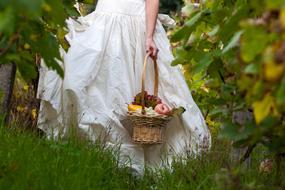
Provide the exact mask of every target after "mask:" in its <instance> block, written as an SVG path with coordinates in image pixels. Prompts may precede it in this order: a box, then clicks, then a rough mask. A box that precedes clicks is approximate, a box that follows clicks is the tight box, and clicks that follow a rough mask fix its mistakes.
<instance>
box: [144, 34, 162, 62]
mask: <svg viewBox="0 0 285 190" xmlns="http://www.w3.org/2000/svg"><path fill="white" fill-rule="evenodd" d="M158 51H159V50H158V48H157V47H156V44H155V42H154V41H153V39H152V38H148V39H147V40H146V52H147V53H149V54H150V57H151V58H152V59H154V60H156V59H157V54H158Z"/></svg>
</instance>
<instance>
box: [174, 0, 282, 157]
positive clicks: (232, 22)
mask: <svg viewBox="0 0 285 190" xmlns="http://www.w3.org/2000/svg"><path fill="white" fill-rule="evenodd" d="M183 15H184V16H186V17H185V18H184V19H183V20H182V21H181V22H183V23H184V24H183V26H182V27H179V28H178V29H177V30H176V32H175V33H174V35H173V36H172V42H174V43H177V44H176V46H177V48H176V52H175V54H176V60H175V61H174V62H173V65H177V64H182V65H184V69H185V76H186V78H187V80H188V82H189V85H190V86H191V88H192V89H193V90H194V92H193V95H194V96H195V98H196V100H197V102H198V103H199V105H200V107H201V108H202V110H203V112H204V113H205V115H207V117H210V118H211V119H214V120H215V121H216V122H220V123H221V124H222V127H223V130H222V133H221V134H220V136H221V137H224V138H228V139H231V140H233V141H234V142H235V145H236V146H239V147H245V146H247V147H254V146H255V145H256V144H257V143H262V144H264V145H265V146H267V147H268V149H269V150H270V151H272V152H273V153H275V154H276V155H279V156H280V155H281V154H282V153H284V152H285V149H284V147H285V119H284V115H285V75H284V73H285V56H284V55H285V38H284V36H285V35H284V34H285V3H284V1H283V0H276V1H271V0H231V1H228V0H213V1H205V2H204V3H200V6H197V5H196V6H194V5H193V4H192V3H188V4H187V5H186V7H184V8H183ZM246 110H249V111H250V112H251V111H252V112H253V115H254V117H253V118H252V119H250V118H248V120H247V122H246V123H245V124H242V125H240V124H233V118H232V117H233V113H234V112H237V111H246Z"/></svg>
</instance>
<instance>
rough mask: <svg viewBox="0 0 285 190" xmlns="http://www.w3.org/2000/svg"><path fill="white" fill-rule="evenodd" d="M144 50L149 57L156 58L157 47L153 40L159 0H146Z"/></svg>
mask: <svg viewBox="0 0 285 190" xmlns="http://www.w3.org/2000/svg"><path fill="white" fill-rule="evenodd" d="M145 2H146V50H147V52H149V53H150V55H151V57H152V58H154V59H156V58H157V54H158V49H157V47H156V45H155V43H154V41H153V35H154V31H155V26H156V21H157V14H158V9H159V0H146V1H145Z"/></svg>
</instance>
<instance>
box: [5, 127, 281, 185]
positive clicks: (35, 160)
mask: <svg viewBox="0 0 285 190" xmlns="http://www.w3.org/2000/svg"><path fill="white" fill-rule="evenodd" d="M215 144H216V145H214V147H213V149H212V151H211V152H210V153H208V154H205V155H202V156H200V157H197V158H196V159H189V160H188V161H187V162H186V163H184V164H181V162H179V161H178V162H176V163H175V164H174V166H173V171H172V172H170V171H160V172H158V173H150V172H147V173H146V175H145V176H144V177H143V178H141V179H137V178H135V177H133V176H132V175H131V174H130V172H129V171H128V170H127V169H126V168H119V167H118V163H117V161H116V160H115V159H114V158H113V156H112V153H111V151H110V150H103V149H102V147H100V146H99V145H91V144H90V143H88V142H87V141H83V140H80V141H78V139H77V140H76V139H69V140H65V141H63V140H62V141H59V142H54V141H50V140H46V139H45V138H40V137H38V136H37V135H35V134H34V133H31V132H27V131H23V130H21V131H20V130H15V129H7V128H4V127H2V128H0V190H10V189H15V190H16V189H17V190H22V189H48V190H51V189H52V190H57V189H68V190H69V189H78V190H79V189H80V190H81V189H163V190H164V189H204V190H206V189H207V190H208V189H284V188H285V183H284V182H283V181H282V179H284V177H285V175H284V172H283V170H284V168H285V167H284V161H283V163H282V164H283V165H282V167H283V170H281V171H282V173H281V174H280V175H279V176H276V172H275V170H273V171H272V173H270V174H264V173H260V172H259V171H258V167H259V162H260V161H261V160H262V159H264V158H265V156H264V155H263V154H261V153H260V152H261V150H256V151H255V152H254V154H253V158H252V164H251V167H250V168H246V167H244V166H240V167H234V164H233V163H232V162H231V160H230V159H229V156H228V155H229V147H230V146H229V145H228V143H221V142H219V143H215Z"/></svg>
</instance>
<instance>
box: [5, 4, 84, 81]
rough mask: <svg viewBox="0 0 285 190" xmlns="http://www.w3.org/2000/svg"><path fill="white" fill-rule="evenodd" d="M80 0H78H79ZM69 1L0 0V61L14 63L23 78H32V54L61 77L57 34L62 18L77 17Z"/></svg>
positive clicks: (33, 61) (34, 66)
mask: <svg viewBox="0 0 285 190" xmlns="http://www.w3.org/2000/svg"><path fill="white" fill-rule="evenodd" d="M80 2H82V0H81V1H80ZM74 3H75V1H72V0H60V1H54V0H32V1H31V0H21V1H19V0H1V2H0V63H9V62H15V63H16V64H17V68H18V69H19V71H20V73H21V74H22V76H23V77H24V78H25V79H27V80H28V79H31V78H35V77H36V75H37V73H36V65H35V55H36V54H40V55H41V56H42V58H43V59H44V60H45V62H46V64H47V66H49V67H51V68H53V69H55V70H57V72H58V73H59V74H60V75H61V76H63V70H62V68H61V67H60V66H59V65H58V64H57V62H56V59H59V60H60V59H61V56H60V53H59V42H58V38H57V37H58V36H59V35H60V34H61V35H62V33H64V27H65V19H66V18H67V17H68V16H78V15H79V14H78V12H77V11H76V9H75V7H74V6H73V5H74Z"/></svg>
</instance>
